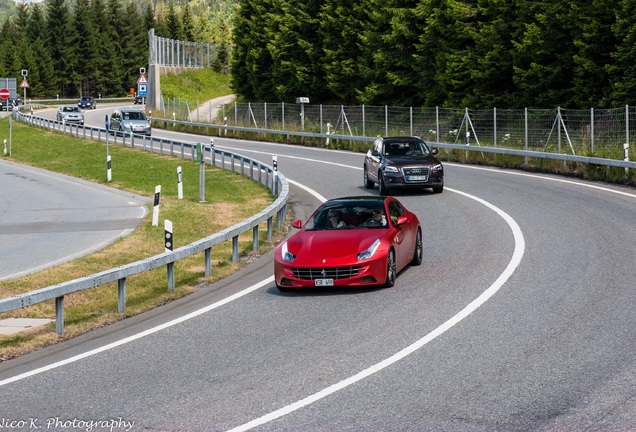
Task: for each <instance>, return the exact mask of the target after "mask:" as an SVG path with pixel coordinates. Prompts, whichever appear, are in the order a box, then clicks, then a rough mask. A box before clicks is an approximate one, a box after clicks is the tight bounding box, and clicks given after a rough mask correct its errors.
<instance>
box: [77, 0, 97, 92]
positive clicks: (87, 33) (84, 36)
mask: <svg viewBox="0 0 636 432" xmlns="http://www.w3.org/2000/svg"><path fill="white" fill-rule="evenodd" d="M93 22H94V21H93V16H92V13H91V10H90V5H89V3H88V0H76V3H75V15H74V20H73V25H74V30H75V31H74V43H73V46H74V47H75V50H76V51H75V53H76V57H77V58H78V59H81V61H78V62H77V65H76V68H75V69H74V74H73V76H74V78H75V80H76V81H77V83H78V86H79V93H80V94H79V96H82V95H92V94H94V93H96V91H97V74H98V73H99V72H100V71H98V70H97V69H96V67H95V66H96V65H97V60H98V59H99V58H100V55H99V46H98V44H97V37H96V30H95V28H94V24H93ZM102 43H103V41H102Z"/></svg>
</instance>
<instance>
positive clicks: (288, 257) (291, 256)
mask: <svg viewBox="0 0 636 432" xmlns="http://www.w3.org/2000/svg"><path fill="white" fill-rule="evenodd" d="M281 254H282V256H283V261H287V262H294V259H296V255H294V254H293V253H291V252H290V251H289V249H287V242H285V243H283V248H282V249H281Z"/></svg>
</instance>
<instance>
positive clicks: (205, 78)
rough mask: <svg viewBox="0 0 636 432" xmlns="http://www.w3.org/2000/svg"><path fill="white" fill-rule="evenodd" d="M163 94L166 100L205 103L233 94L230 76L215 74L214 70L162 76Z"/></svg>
mask: <svg viewBox="0 0 636 432" xmlns="http://www.w3.org/2000/svg"><path fill="white" fill-rule="evenodd" d="M161 93H162V94H163V97H164V98H165V99H171V98H180V99H182V100H188V101H192V102H194V101H199V102H204V101H208V100H211V99H214V98H217V97H219V96H226V95H229V94H232V88H231V87H230V77H229V76H228V75H224V74H220V73H218V72H214V71H213V70H212V69H200V70H195V71H186V72H182V73H180V74H179V75H172V74H165V75H162V76H161Z"/></svg>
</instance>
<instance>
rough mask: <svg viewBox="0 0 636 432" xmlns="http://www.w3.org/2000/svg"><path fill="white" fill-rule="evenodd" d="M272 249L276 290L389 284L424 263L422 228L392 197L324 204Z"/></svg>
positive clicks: (355, 199)
mask: <svg viewBox="0 0 636 432" xmlns="http://www.w3.org/2000/svg"><path fill="white" fill-rule="evenodd" d="M292 225H293V227H294V228H297V229H299V231H298V232H297V233H295V234H293V235H292V236H291V237H289V238H288V239H287V240H285V241H283V242H282V243H281V244H280V245H279V246H278V247H277V248H276V250H275V253H274V277H275V282H276V287H277V288H278V289H279V290H280V291H291V290H294V289H299V288H309V287H370V286H383V287H392V286H393V285H394V284H395V280H396V277H397V274H398V273H399V272H400V270H402V269H403V268H405V267H406V266H407V265H409V264H410V265H419V264H421V263H422V228H421V227H420V222H419V220H418V218H417V216H416V215H415V214H414V213H411V212H410V211H409V210H407V209H406V207H404V205H403V204H402V203H401V202H400V201H398V200H397V199H396V198H394V197H391V196H379V197H377V196H359V197H345V198H337V199H333V200H329V201H326V202H324V203H323V204H322V205H321V206H320V207H318V208H317V209H316V210H315V211H314V212H313V213H312V214H311V216H309V218H308V219H307V221H306V222H305V223H304V224H303V223H302V221H300V220H295V221H294V222H293V223H292Z"/></svg>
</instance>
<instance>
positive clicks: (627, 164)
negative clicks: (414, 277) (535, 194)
mask: <svg viewBox="0 0 636 432" xmlns="http://www.w3.org/2000/svg"><path fill="white" fill-rule="evenodd" d="M152 121H153V122H154V123H158V122H163V123H169V124H174V125H183V126H191V127H199V128H207V129H213V130H216V132H215V133H216V134H217V135H219V136H222V135H223V133H224V131H237V132H251V133H261V134H271V135H286V136H296V137H306V138H317V139H324V140H325V142H329V140H343V141H358V142H368V143H372V142H374V141H375V140H376V139H377V138H376V137H367V136H354V135H342V134H328V133H316V132H300V131H292V130H281V129H261V128H250V127H241V126H227V125H218V124H212V123H198V122H191V121H180V120H170V119H164V118H154V117H153V119H152ZM427 143H428V144H430V145H431V146H433V147H438V148H446V149H450V150H463V151H472V152H483V153H497V154H507V155H516V156H524V157H531V158H538V159H555V160H562V161H568V162H578V163H584V164H590V165H602V166H606V167H621V168H630V169H636V162H634V161H628V160H618V159H605V158H596V157H589V156H576V155H572V154H564V153H552V152H540V151H532V150H519V149H511V148H504V147H487V146H479V145H465V144H449V143H442V142H434V141H427Z"/></svg>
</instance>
